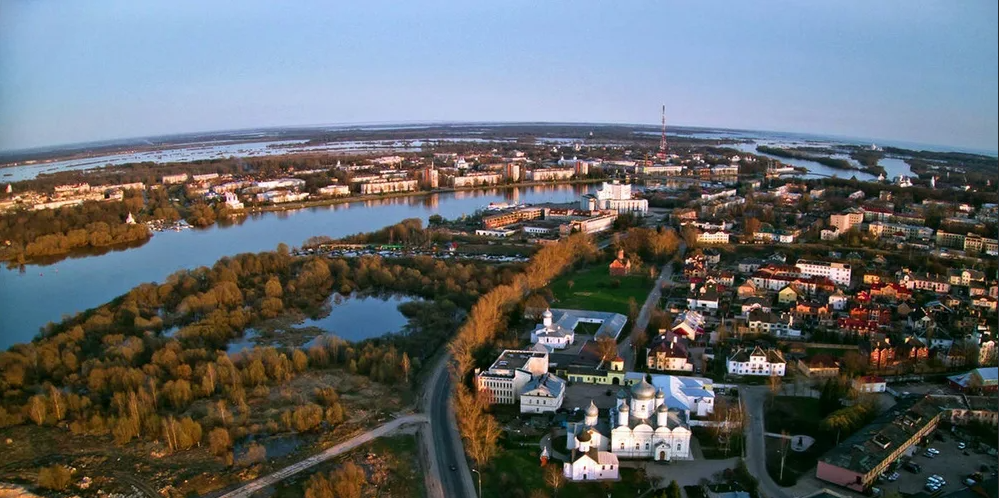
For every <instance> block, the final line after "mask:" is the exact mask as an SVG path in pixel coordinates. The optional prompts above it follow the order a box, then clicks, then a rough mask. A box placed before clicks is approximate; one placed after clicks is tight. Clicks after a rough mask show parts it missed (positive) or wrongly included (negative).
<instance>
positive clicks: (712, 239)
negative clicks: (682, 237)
mask: <svg viewBox="0 0 999 498" xmlns="http://www.w3.org/2000/svg"><path fill="white" fill-rule="evenodd" d="M729 237H731V234H730V233H728V232H726V231H724V230H718V231H707V232H700V233H698V234H697V242H698V243H700V244H728V242H729Z"/></svg>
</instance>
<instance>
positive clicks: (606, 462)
mask: <svg viewBox="0 0 999 498" xmlns="http://www.w3.org/2000/svg"><path fill="white" fill-rule="evenodd" d="M598 413H599V411H598V410H597V407H596V406H594V405H593V403H592V402H591V403H590V407H589V408H588V409H587V411H586V418H587V421H588V422H589V421H592V424H590V426H589V427H586V428H584V430H583V431H581V432H580V433H579V434H573V433H570V437H571V438H572V442H573V446H572V449H571V451H570V453H571V454H570V458H569V461H568V462H565V463H564V464H562V474H563V475H564V476H565V478H566V479H569V480H570V481H601V480H612V481H616V480H617V479H618V477H619V471H620V470H619V469H620V463H619V462H618V459H617V455H615V454H613V453H611V452H609V451H601V450H600V447H599V444H598V443H599V441H601V440H602V439H601V438H600V437H599V436H600V433H599V432H597V431H596V429H594V426H596V425H597V415H598ZM604 441H605V440H604ZM605 442H606V441H605Z"/></svg>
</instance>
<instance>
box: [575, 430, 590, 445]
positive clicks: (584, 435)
mask: <svg viewBox="0 0 999 498" xmlns="http://www.w3.org/2000/svg"><path fill="white" fill-rule="evenodd" d="M592 437H593V436H591V435H590V431H584V432H583V433H582V434H579V435H578V436H576V441H579V442H580V443H588V442H589V441H590V439H591V438H592Z"/></svg>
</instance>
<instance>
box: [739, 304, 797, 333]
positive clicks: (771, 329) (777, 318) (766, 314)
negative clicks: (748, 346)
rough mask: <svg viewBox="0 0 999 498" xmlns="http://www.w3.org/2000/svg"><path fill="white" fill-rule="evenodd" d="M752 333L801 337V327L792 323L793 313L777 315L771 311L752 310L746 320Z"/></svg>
mask: <svg viewBox="0 0 999 498" xmlns="http://www.w3.org/2000/svg"><path fill="white" fill-rule="evenodd" d="M746 325H748V326H749V332H750V333H752V334H768V335H774V336H777V337H790V338H798V337H801V329H800V328H799V327H798V326H797V324H795V323H794V315H791V314H790V313H783V314H781V315H777V314H775V313H774V312H772V311H763V310H752V311H750V312H749V317H748V319H747V320H746Z"/></svg>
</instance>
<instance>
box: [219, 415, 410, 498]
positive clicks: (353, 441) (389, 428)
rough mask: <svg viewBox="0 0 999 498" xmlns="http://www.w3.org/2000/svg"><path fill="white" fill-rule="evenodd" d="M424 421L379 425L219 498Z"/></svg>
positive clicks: (240, 497)
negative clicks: (405, 426)
mask: <svg viewBox="0 0 999 498" xmlns="http://www.w3.org/2000/svg"><path fill="white" fill-rule="evenodd" d="M426 421H427V417H426V416H424V415H407V416H405V417H399V418H397V419H395V420H393V421H391V422H389V423H387V424H384V425H380V426H378V427H376V428H374V429H372V430H370V431H368V432H365V433H363V434H359V435H357V436H354V437H352V438H350V439H348V440H346V441H344V442H342V443H340V444H337V445H336V446H333V447H330V448H327V449H326V450H324V451H323V452H322V453H319V454H317V455H313V456H311V457H309V458H306V459H305V460H302V461H300V462H298V463H295V464H292V465H289V466H287V467H285V468H283V469H281V470H278V471H276V472H273V473H271V474H268V475H266V476H264V477H261V478H259V479H256V480H254V481H250V482H249V483H247V484H246V485H244V486H243V487H241V488H239V489H236V490H233V491H230V492H228V493H226V494H224V495H222V496H221V497H220V498H244V497H249V496H250V495H252V494H253V493H256V492H257V491H260V490H261V489H264V488H266V487H267V486H271V485H273V484H275V483H277V482H280V481H281V480H283V479H286V478H288V477H290V476H292V475H295V474H297V473H299V472H302V471H303V470H306V469H308V468H310V467H313V466H316V465H318V464H320V463H322V462H325V461H326V460H329V459H330V458H333V457H335V456H337V455H339V454H341V453H343V452H345V451H350V450H352V449H354V448H356V447H358V446H360V445H362V444H364V443H367V442H370V441H372V440H374V439H377V438H379V437H382V436H384V435H386V434H388V433H390V432H393V431H395V430H396V429H398V428H400V427H402V426H404V425H407V424H417V423H424V422H426Z"/></svg>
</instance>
